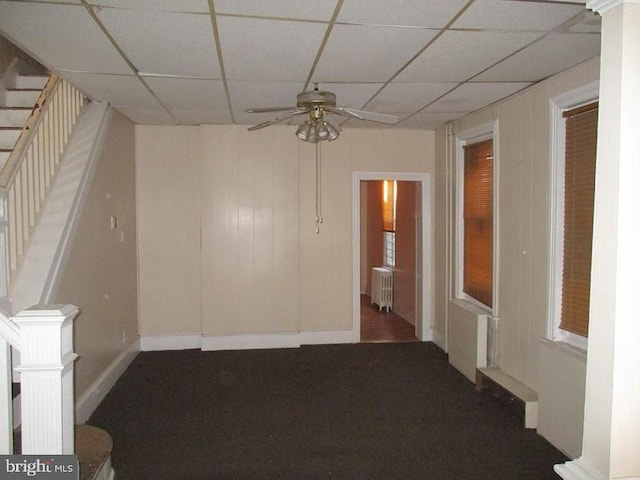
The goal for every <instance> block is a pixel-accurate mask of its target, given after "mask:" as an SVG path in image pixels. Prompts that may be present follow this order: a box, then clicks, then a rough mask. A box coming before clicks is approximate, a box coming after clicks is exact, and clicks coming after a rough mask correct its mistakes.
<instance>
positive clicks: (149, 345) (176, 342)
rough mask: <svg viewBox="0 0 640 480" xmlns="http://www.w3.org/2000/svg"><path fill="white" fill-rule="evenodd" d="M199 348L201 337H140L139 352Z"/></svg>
mask: <svg viewBox="0 0 640 480" xmlns="http://www.w3.org/2000/svg"><path fill="white" fill-rule="evenodd" d="M201 346H202V336H201V335H158V336H153V337H140V350H141V351H143V352H155V351H161V350H193V349H194V348H200V347H201Z"/></svg>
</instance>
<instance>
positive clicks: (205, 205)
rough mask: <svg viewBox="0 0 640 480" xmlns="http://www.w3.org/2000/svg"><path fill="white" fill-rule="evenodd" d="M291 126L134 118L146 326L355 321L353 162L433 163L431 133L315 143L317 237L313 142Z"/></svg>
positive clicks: (312, 327) (407, 168)
mask: <svg viewBox="0 0 640 480" xmlns="http://www.w3.org/2000/svg"><path fill="white" fill-rule="evenodd" d="M293 133H294V129H293V128H292V127H281V126H274V127H270V128H269V129H264V130H261V131H258V132H253V133H252V132H248V131H247V130H246V128H245V127H241V126H202V127H182V128H169V127H153V126H138V127H136V139H137V144H136V145H137V150H136V163H137V174H138V192H137V193H138V216H139V223H138V228H139V252H140V258H139V264H140V268H139V282H140V333H141V335H143V336H155V335H185V334H187V335H188V334H203V335H214V336H224V335H233V334H264V333H267V334H269V333H286V332H300V331H305V332H310V331H325V330H329V331H333V330H351V328H352V284H353V282H352V265H353V262H352V238H353V232H352V172H354V171H391V172H412V173H424V172H432V171H433V168H434V157H433V151H434V148H433V142H434V135H433V132H421V131H406V130H368V129H347V130H345V131H344V132H343V134H342V135H341V136H340V139H339V140H338V141H336V142H332V143H329V144H322V157H323V173H322V180H323V189H322V213H323V217H324V223H323V224H322V225H321V226H320V234H319V235H317V234H316V233H315V187H314V185H315V183H314V182H315V180H314V178H315V177H314V174H315V161H314V153H315V150H314V146H313V145H310V144H306V143H303V142H300V141H297V140H296V138H295V136H294V134H293ZM356 194H359V192H356ZM200 226H201V227H202V248H200V232H199V230H200ZM200 292H202V293H201V294H200Z"/></svg>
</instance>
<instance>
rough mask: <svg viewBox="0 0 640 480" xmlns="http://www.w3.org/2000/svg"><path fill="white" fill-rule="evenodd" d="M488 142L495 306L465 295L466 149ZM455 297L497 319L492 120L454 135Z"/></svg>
mask: <svg viewBox="0 0 640 480" xmlns="http://www.w3.org/2000/svg"><path fill="white" fill-rule="evenodd" d="M485 140H492V141H493V164H492V168H493V252H492V257H493V273H492V281H493V285H492V301H491V303H492V307H489V306H488V305H485V304H484V303H482V302H480V301H479V300H476V299H475V298H473V297H471V296H470V295H467V294H466V293H465V292H464V289H463V285H464V147H465V146H466V145H473V144H474V143H479V142H483V141H485ZM455 152H456V162H455V169H456V170H455V185H454V192H455V193H454V194H455V226H456V234H455V236H454V242H455V246H454V248H455V280H454V282H455V283H454V286H455V290H454V293H455V297H456V298H457V299H460V300H462V301H464V302H468V303H470V304H472V305H475V306H476V307H478V308H480V309H481V310H483V311H485V312H487V313H489V314H490V315H492V316H494V317H497V316H498V271H499V270H498V266H499V265H498V244H499V238H498V231H499V229H498V227H499V220H498V219H499V215H498V183H499V182H498V179H499V169H498V165H499V161H498V158H499V154H498V121H497V120H495V121H492V122H489V123H486V124H483V125H479V126H477V127H474V128H471V129H468V130H464V131H462V132H459V133H457V134H456V135H455Z"/></svg>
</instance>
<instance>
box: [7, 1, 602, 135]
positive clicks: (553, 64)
mask: <svg viewBox="0 0 640 480" xmlns="http://www.w3.org/2000/svg"><path fill="white" fill-rule="evenodd" d="M0 33H1V34H2V35H3V36H5V37H7V38H8V39H9V40H11V41H12V42H14V43H15V44H17V45H18V46H20V47H21V48H22V49H23V50H25V51H26V52H28V53H29V54H30V55H31V56H33V57H34V58H35V59H36V60H38V61H39V62H40V63H42V64H43V65H45V66H46V67H47V68H49V69H50V70H53V71H55V72H57V73H58V74H59V75H60V76H62V77H63V78H65V79H67V80H68V81H69V82H71V83H72V84H74V85H76V86H77V87H79V88H80V89H81V90H83V91H84V92H85V93H87V94H88V95H89V96H91V97H93V98H95V99H98V100H103V101H108V102H109V103H111V104H112V105H113V106H114V107H116V108H117V109H119V110H120V111H122V112H123V113H124V114H125V115H127V116H128V117H129V118H130V119H131V120H133V121H134V122H136V123H140V124H182V125H193V124H233V123H235V124H241V125H251V124H254V123H259V122H261V121H265V120H268V119H269V118H272V117H273V115H270V114H249V113H246V112H245V111H244V109H246V108H249V107H269V106H290V105H295V98H296V94H297V93H298V92H300V91H302V90H305V89H311V88H313V83H314V82H319V84H320V88H321V89H324V90H330V91H333V92H334V93H336V95H337V97H338V104H339V105H340V106H345V107H352V108H357V109H364V110H373V111H378V112H383V113H391V114H395V115H398V116H399V117H400V119H401V120H400V123H398V124H397V125H396V126H393V127H388V126H384V125H381V124H375V123H371V122H363V121H358V120H348V121H347V124H346V125H344V126H347V127H367V126H376V127H382V128H424V129H433V128H436V127H438V126H440V125H442V124H443V123H444V122H446V121H448V120H452V119H455V118H458V117H461V116H464V115H466V114H467V113H469V112H472V111H474V110H477V109H479V108H482V107H484V106H486V105H489V104H491V103H494V102H496V101H498V100H500V99H502V98H505V97H507V96H509V95H512V94H513V93H515V92H517V91H519V90H522V89H523V88H526V87H527V86H529V85H531V84H533V83H535V82H538V81H540V80H542V79H544V78H546V77H548V76H550V75H553V74H555V73H557V72H560V71H562V70H564V69H566V68H569V67H571V66H573V65H576V64H578V63H580V62H583V61H585V60H587V59H589V58H591V57H594V56H596V55H598V54H599V51H600V19H599V17H598V16H597V15H595V14H593V13H591V12H589V11H588V10H586V9H585V6H584V1H579V0H575V1H572V0H568V1H557V0H314V1H300V0H269V1H265V0H99V1H96V0H46V1H32V0H30V1H0Z"/></svg>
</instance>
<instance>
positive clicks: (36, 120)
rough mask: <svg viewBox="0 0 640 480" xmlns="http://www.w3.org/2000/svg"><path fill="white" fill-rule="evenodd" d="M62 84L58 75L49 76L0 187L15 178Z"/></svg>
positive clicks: (5, 167) (3, 172)
mask: <svg viewBox="0 0 640 480" xmlns="http://www.w3.org/2000/svg"><path fill="white" fill-rule="evenodd" d="M60 82H61V79H60V77H58V76H57V75H56V74H51V75H50V76H49V80H48V81H47V84H46V85H45V87H44V88H43V89H42V92H40V96H39V97H38V100H36V104H35V106H34V107H33V110H32V111H31V115H29V118H28V119H27V123H26V124H25V126H24V128H23V129H22V132H21V133H20V136H19V137H18V140H17V142H16V144H15V145H14V147H13V151H12V152H11V154H10V155H9V158H7V161H6V162H5V163H4V165H3V166H2V169H1V170H0V187H5V188H6V187H7V186H8V185H9V183H11V181H12V180H13V178H14V177H15V175H16V171H17V165H18V163H19V162H20V159H21V157H22V155H21V154H22V152H23V151H24V150H25V148H26V147H27V145H29V143H30V141H31V138H32V137H33V136H34V134H35V132H36V131H37V128H38V125H39V124H40V122H41V121H42V112H43V110H44V109H46V108H47V107H48V101H49V97H51V95H52V92H53V91H54V90H55V89H56V88H57V86H58V85H59V84H60Z"/></svg>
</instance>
